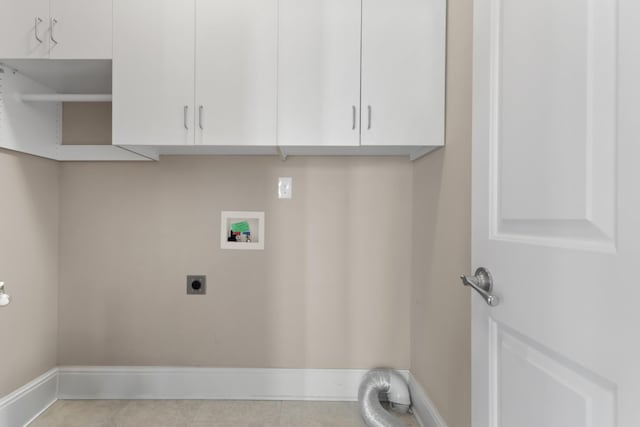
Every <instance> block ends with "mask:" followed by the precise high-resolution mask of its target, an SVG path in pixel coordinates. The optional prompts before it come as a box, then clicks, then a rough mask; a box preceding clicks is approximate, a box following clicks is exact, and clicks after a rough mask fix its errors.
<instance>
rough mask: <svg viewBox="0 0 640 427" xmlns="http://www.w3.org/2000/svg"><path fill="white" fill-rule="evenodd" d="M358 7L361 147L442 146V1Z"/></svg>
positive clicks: (388, 1) (383, 1) (367, 2)
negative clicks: (360, 39) (360, 54)
mask: <svg viewBox="0 0 640 427" xmlns="http://www.w3.org/2000/svg"><path fill="white" fill-rule="evenodd" d="M362 4H363V10H362V114H361V117H362V140H361V143H362V145H431V146H434V145H443V144H444V107H445V44H446V43H445V41H446V0H363V2H362Z"/></svg>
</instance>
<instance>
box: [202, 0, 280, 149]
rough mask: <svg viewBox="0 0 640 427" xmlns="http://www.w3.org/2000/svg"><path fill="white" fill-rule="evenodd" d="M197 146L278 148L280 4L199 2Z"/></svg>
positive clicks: (254, 0) (251, 0)
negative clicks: (277, 100) (268, 146)
mask: <svg viewBox="0 0 640 427" xmlns="http://www.w3.org/2000/svg"><path fill="white" fill-rule="evenodd" d="M196 12H197V13H196V56H195V61H196V110H197V111H196V115H197V118H196V120H197V129H196V144H202V145H254V146H255V145H272V146H274V145H276V108H277V104H276V99H277V43H278V41H277V36H278V1H277V0H215V1H211V0H196Z"/></svg>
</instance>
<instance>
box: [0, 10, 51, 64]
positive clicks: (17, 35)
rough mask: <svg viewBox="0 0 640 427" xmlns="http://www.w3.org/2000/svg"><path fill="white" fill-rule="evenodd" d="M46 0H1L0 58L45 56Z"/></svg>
mask: <svg viewBox="0 0 640 427" xmlns="http://www.w3.org/2000/svg"><path fill="white" fill-rule="evenodd" d="M48 54H49V0H28V1H27V0H0V58H46V57H47V55H48Z"/></svg>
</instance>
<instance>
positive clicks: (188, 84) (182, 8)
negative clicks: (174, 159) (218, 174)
mask: <svg viewBox="0 0 640 427" xmlns="http://www.w3.org/2000/svg"><path fill="white" fill-rule="evenodd" d="M113 12H114V14H113V15H114V21H113V24H114V28H113V34H114V38H113V143H114V144H118V145H185V144H193V143H194V111H195V108H194V105H193V97H194V91H195V89H194V54H195V53H194V45H195V41H194V24H195V2H194V0H189V1H184V0H162V1H157V0H137V1H128V0H114V3H113ZM185 107H187V110H186V114H185Z"/></svg>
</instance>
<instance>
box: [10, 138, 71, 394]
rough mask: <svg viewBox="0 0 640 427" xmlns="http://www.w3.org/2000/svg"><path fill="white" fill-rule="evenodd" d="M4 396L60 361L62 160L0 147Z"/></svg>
mask: <svg viewBox="0 0 640 427" xmlns="http://www.w3.org/2000/svg"><path fill="white" fill-rule="evenodd" d="M0 197H1V200H2V201H1V202H0V281H4V282H6V288H7V292H8V293H9V294H10V295H11V296H12V298H13V301H12V303H11V304H10V305H8V306H6V307H0V367H1V369H2V372H1V373H0V396H3V395H5V394H7V393H9V392H11V391H13V390H14V389H16V388H18V387H20V386H22V385H24V384H26V383H27V382H29V381H31V380H32V379H34V378H35V377H37V376H38V375H40V374H42V373H44V372H46V371H47V370H49V369H51V368H53V367H55V366H56V338H57V328H58V322H57V320H58V165H57V164H56V162H54V161H51V160H44V159H40V158H37V157H32V156H28V155H25V154H19V153H15V152H11V151H6V150H2V149H0Z"/></svg>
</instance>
